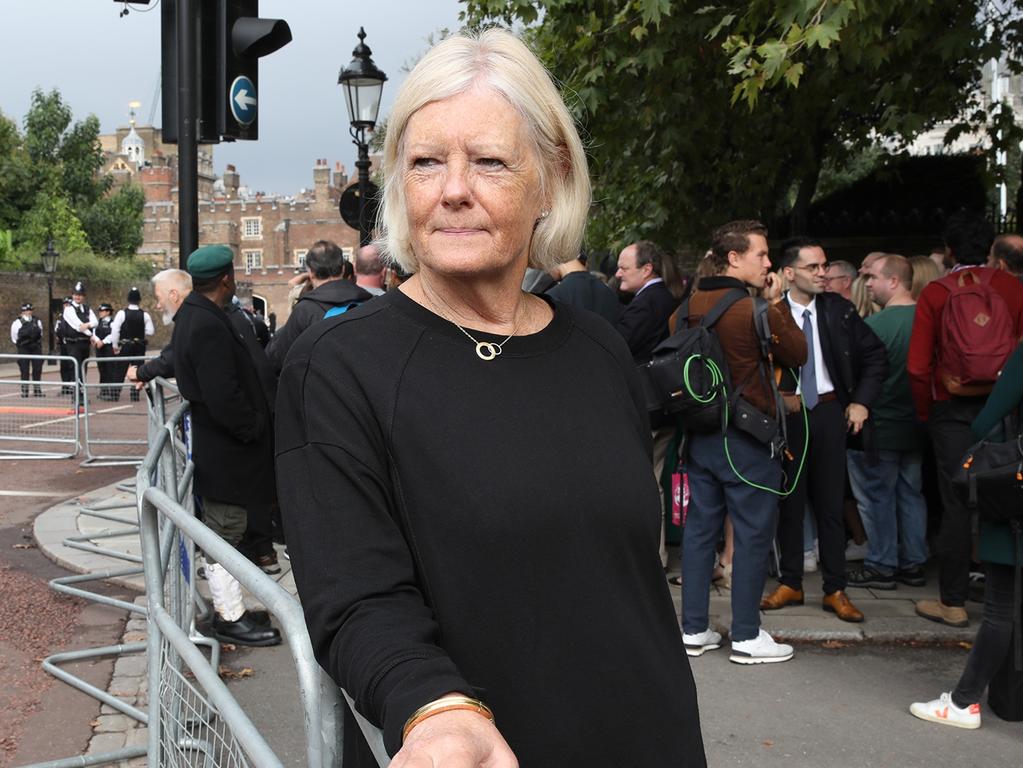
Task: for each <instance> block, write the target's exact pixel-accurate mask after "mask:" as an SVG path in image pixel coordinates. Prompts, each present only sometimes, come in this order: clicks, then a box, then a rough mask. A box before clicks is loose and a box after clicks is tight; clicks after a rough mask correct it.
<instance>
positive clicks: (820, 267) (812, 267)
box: [796, 264, 828, 280]
mask: <svg viewBox="0 0 1023 768" xmlns="http://www.w3.org/2000/svg"><path fill="white" fill-rule="evenodd" d="M796 269H802V270H804V271H806V272H809V273H811V274H817V273H818V272H826V271H827V269H828V265H827V264H803V265H802V266H799V267H796ZM826 279H827V278H825V280H826Z"/></svg>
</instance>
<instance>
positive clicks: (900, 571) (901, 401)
mask: <svg viewBox="0 0 1023 768" xmlns="http://www.w3.org/2000/svg"><path fill="white" fill-rule="evenodd" d="M865 274H866V276H867V290H868V291H869V292H870V295H871V298H872V299H873V300H874V301H876V302H877V303H878V304H880V305H881V306H882V307H884V309H882V310H881V311H880V312H878V313H876V314H874V315H870V316H869V317H867V318H866V323H867V325H869V326H870V328H871V330H873V331H874V333H876V334H877V335H878V337H879V338H880V339H881V341H883V342H884V345H885V349H886V350H887V352H888V378H887V379H885V382H884V389H883V390H882V392H881V396H880V397H879V398H878V399H877V401H876V402H875V403H874V408H873V412H872V414H871V415H872V417H873V419H874V434H875V436H876V437H875V439H876V440H877V446H878V449H879V451H878V454H879V463H878V465H877V466H871V465H868V461H867V458H866V455H865V454H864V453H863V451H854V450H850V451H849V452H848V465H849V481H850V483H851V485H852V489H853V494H854V495H855V496H856V501H857V504H858V505H859V509H860V517H861V518H862V519H863V527H864V528H865V529H866V532H867V556H866V558H864V560H863V565H862V567H860V568H858V569H857V570H854V571H852V572H851V573H849V576H848V578H849V586H857V587H871V588H874V589H895V587H896V582H897V581H901V582H902V583H903V584H909V585H911V586H923V584H924V583H925V577H924V563H925V562H926V560H927V544H926V541H925V536H926V533H927V503H926V502H925V501H924V497H923V494H922V493H921V487H922V480H921V475H920V466H921V456H920V444H919V441H918V438H917V430H916V425H915V418H916V417H915V412H914V410H913V398H912V394H911V393H910V389H909V377H908V375H907V374H906V356H907V354H908V352H909V338H910V336H911V335H912V332H913V315H914V313H915V311H916V305H915V302H914V301H913V296H912V294H911V293H910V286H911V284H912V280H913V270H912V267H910V265H909V262H908V261H907V260H906V259H905V258H904V257H902V256H896V255H894V254H886V255H885V256H883V257H881V258H878V259H876V260H875V261H874V262H873V263H872V264H871V265H870V266H869V267H868V269H867V272H866V273H865Z"/></svg>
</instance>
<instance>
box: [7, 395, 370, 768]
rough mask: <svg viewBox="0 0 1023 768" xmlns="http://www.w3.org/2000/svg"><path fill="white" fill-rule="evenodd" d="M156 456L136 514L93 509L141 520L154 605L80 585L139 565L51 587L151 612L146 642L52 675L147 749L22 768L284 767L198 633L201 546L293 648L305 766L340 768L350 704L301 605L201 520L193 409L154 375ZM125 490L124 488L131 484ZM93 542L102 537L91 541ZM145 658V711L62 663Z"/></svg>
mask: <svg viewBox="0 0 1023 768" xmlns="http://www.w3.org/2000/svg"><path fill="white" fill-rule="evenodd" d="M149 389H150V394H151V398H150V400H149V417H150V418H149V420H148V426H149V429H148V432H149V450H148V452H147V453H146V456H145V458H144V459H143V460H142V462H141V464H140V466H139V468H138V470H137V472H136V477H135V481H134V491H135V496H136V507H135V509H136V510H137V514H138V516H137V518H132V517H130V516H129V515H127V514H125V513H124V509H125V505H123V504H113V503H111V504H107V505H100V504H97V505H94V507H93V508H91V509H90V510H89V513H90V514H92V515H93V516H94V517H97V518H98V519H100V520H104V521H109V522H111V523H114V524H116V525H118V526H119V527H118V528H117V529H116V532H117V533H119V534H120V535H121V536H123V535H124V531H125V527H126V526H130V525H132V524H133V523H135V522H137V524H138V530H139V534H140V544H141V549H142V556H141V561H142V562H141V570H142V571H143V573H144V577H145V587H146V603H147V604H146V606H145V607H144V608H143V607H141V606H136V605H133V604H131V603H127V602H124V601H121V600H117V599H116V598H111V597H106V596H103V595H98V594H96V593H92V592H89V591H87V590H84V589H82V588H81V586H79V585H80V583H81V582H86V581H95V580H100V579H106V578H113V577H120V576H125V575H137V574H138V573H139V570H140V569H139V568H138V566H135V567H132V568H126V569H125V568H122V569H112V570H109V571H103V572H94V573H90V574H83V575H78V576H70V577H64V578H62V579H56V580H54V583H53V584H52V585H53V588H54V589H57V590H58V591H61V592H64V593H66V594H72V595H76V596H79V597H83V598H85V599H89V600H93V601H95V602H100V603H104V604H108V605H111V606H114V607H118V608H123V609H125V610H128V611H135V612H136V613H139V614H142V615H145V616H146V629H147V638H146V640H145V642H144V643H125V644H122V645H119V646H106V647H103V648H93V649H85V650H76V651H68V652H65V653H61V654H55V655H53V656H51V657H49V658H48V659H46V660H45V661H44V668H46V669H47V671H49V672H50V673H51V674H53V675H54V676H56V677H58V678H60V679H61V680H63V681H65V682H67V683H68V684H70V685H72V686H73V687H75V688H77V689H78V690H81V691H83V692H84V693H87V694H88V695H90V696H93V697H94V698H96V699H98V700H99V701H102V702H103V703H105V704H108V705H109V706H112V707H114V708H115V709H117V710H118V711H119V712H122V713H123V714H125V715H128V716H129V717H132V718H134V719H135V720H137V721H139V722H140V723H143V724H144V725H146V727H147V728H148V733H147V744H146V746H145V747H131V748H125V749H120V750H117V751H115V752H108V753H104V754H91V755H83V756H79V757H74V758H66V759H64V760H56V761H51V762H48V763H40V764H37V765H35V766H27V767H26V768H71V767H72V766H84V765H100V764H104V763H111V762H117V761H122V760H127V759H130V758H135V757H142V756H146V757H147V758H148V759H147V762H148V764H149V765H150V766H153V768H164V767H165V766H166V767H167V768H171V767H173V768H184V767H185V766H189V767H191V766H195V768H198V767H199V766H202V767H203V768H220V767H221V766H224V767H226V768H234V766H256V768H276V767H277V766H281V765H282V762H281V760H280V758H279V757H278V755H277V754H276V753H275V751H274V749H273V748H272V746H271V745H270V744H269V743H268V742H267V740H266V739H265V738H264V736H263V735H262V734H261V733H260V731H259V729H258V728H257V727H256V726H255V725H254V724H253V722H252V720H251V718H250V717H249V716H248V714H247V713H246V712H245V711H244V709H243V708H242V707H241V706H240V704H239V703H238V701H237V700H236V699H235V697H234V696H233V695H232V693H231V691H230V690H229V689H228V688H227V686H226V684H225V683H224V681H223V680H221V678H220V676H219V673H218V670H219V667H220V644H219V643H218V642H217V641H216V640H214V639H212V638H209V637H206V636H204V635H203V634H201V632H200V631H199V630H198V627H200V626H202V625H203V623H204V622H205V621H206V620H208V619H209V618H211V611H212V608H211V606H210V605H209V604H208V603H207V602H206V600H204V599H203V597H202V595H201V594H200V593H199V591H198V590H197V582H196V573H195V571H196V567H195V563H196V552H197V550H200V549H201V550H202V551H203V552H206V553H208V554H209V555H211V556H212V557H213V558H214V559H215V560H216V561H217V562H219V563H220V564H221V565H222V566H223V567H224V568H226V569H227V570H228V571H229V572H230V573H231V574H232V575H233V576H234V577H235V578H237V579H238V581H239V582H240V583H241V585H242V587H243V588H244V589H246V590H248V592H249V593H250V594H251V595H252V596H254V597H255V599H256V600H258V601H259V602H260V603H262V605H263V606H264V607H265V608H266V609H267V611H268V613H269V614H270V615H271V616H273V618H274V620H275V624H276V625H277V626H278V627H279V629H280V631H281V634H282V636H283V637H284V639H285V642H286V643H287V649H288V651H289V652H290V654H291V658H292V662H293V663H294V667H295V677H296V681H297V683H298V689H299V699H300V702H301V710H302V712H301V714H302V727H303V732H304V736H305V739H304V743H305V760H304V764H305V765H307V766H310V767H311V768H335V767H339V766H341V763H342V754H343V738H344V732H343V730H344V717H343V716H344V713H345V707H346V706H351V705H352V702H351V699H350V698H348V696H347V695H346V694H345V693H344V691H342V690H340V689H339V688H338V687H337V686H336V685H335V684H334V682H333V681H332V680H331V679H330V678H329V676H328V675H327V674H326V673H325V672H324V671H323V670H322V669H321V668H320V666H319V665H318V664H317V662H316V660H315V658H314V656H313V652H312V646H311V644H310V641H309V635H308V632H307V630H306V627H305V619H304V616H303V613H302V609H301V606H300V604H299V602H298V600H297V598H296V597H295V596H294V595H292V594H290V593H289V592H288V591H287V590H285V589H284V588H283V587H282V586H280V585H279V584H278V583H277V582H276V581H274V580H273V579H272V578H270V577H269V576H267V575H266V574H264V573H263V572H262V571H261V570H260V569H259V568H258V567H257V566H255V565H254V564H253V563H251V562H250V561H249V560H248V559H247V558H245V557H244V556H242V555H241V554H240V553H239V552H237V551H236V550H235V549H234V548H233V547H232V546H231V545H229V544H228V543H227V542H225V541H224V540H223V539H221V538H220V537H219V536H217V535H216V534H214V533H213V532H212V531H211V530H210V529H209V528H207V527H206V526H205V525H203V523H202V522H200V521H199V520H198V519H196V517H195V509H194V502H193V496H192V473H193V465H192V463H191V460H190V458H191V451H190V444H191V443H190V428H189V414H188V404H187V402H184V401H181V399H180V396H179V394H178V393H177V391H176V389H175V388H174V385H173V384H171V383H169V382H167V381H164V380H163V379H157V380H156V381H154V382H151V383H150V385H149ZM125 487H126V488H127V485H126V486H125ZM92 538H97V536H96V535H93V536H92ZM65 543H66V544H67V545H68V546H77V547H78V548H89V551H90V552H95V551H100V550H101V551H102V553H103V554H107V555H108V556H111V557H114V558H119V559H124V560H128V561H129V562H131V563H132V564H133V565H134V563H135V561H136V560H138V559H139V558H137V557H132V556H130V555H128V553H120V554H119V553H118V552H117V551H116V550H111V549H108V548H105V547H101V546H100V545H97V544H94V543H90V542H89V541H85V540H84V537H71V539H69V540H68V541H66V542H65ZM142 652H144V653H145V655H146V675H147V690H148V692H149V693H148V695H149V698H148V701H147V702H146V704H145V710H144V711H143V710H142V709H140V707H142V706H143V704H142V702H137V704H138V706H137V707H136V706H132V705H131V704H129V703H127V702H124V701H121V700H119V699H117V698H116V697H115V696H112V695H111V694H109V693H107V692H105V691H101V690H99V689H98V688H95V687H94V686H91V685H89V684H88V683H86V682H85V681H83V680H81V679H79V678H76V677H74V676H73V675H71V674H69V673H68V672H66V671H65V670H62V669H60V668H59V666H58V665H59V664H60V663H63V662H67V661H76V660H82V659H95V658H98V657H100V656H111V655H122V654H137V653H142ZM352 712H353V713H354V715H355V719H356V722H358V724H359V726H360V728H361V729H362V732H363V733H364V735H365V736H366V738H367V741H368V742H369V744H370V747H371V749H372V750H373V753H374V755H375V756H376V757H377V761H378V763H379V765H380V766H386V765H387V764H388V762H389V758H388V756H387V754H386V751H385V750H384V746H383V739H382V736H381V733H380V731H379V729H377V728H375V727H374V726H372V725H371V724H369V723H368V722H367V721H366V720H365V719H364V718H362V717H361V715H359V713H358V712H356V711H355V710H354V708H353V709H352Z"/></svg>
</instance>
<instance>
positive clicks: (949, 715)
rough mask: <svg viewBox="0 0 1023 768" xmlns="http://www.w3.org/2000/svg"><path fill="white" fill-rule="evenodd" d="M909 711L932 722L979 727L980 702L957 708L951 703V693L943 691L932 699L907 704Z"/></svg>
mask: <svg viewBox="0 0 1023 768" xmlns="http://www.w3.org/2000/svg"><path fill="white" fill-rule="evenodd" d="M909 713H910V714H911V715H913V716H915V717H919V718H920V719H921V720H930V721H931V722H932V723H941V724H942V725H954V726H955V727H956V728H970V729H973V728H980V704H970V706H968V707H966V708H965V709H959V707H957V706H956V705H955V704H953V703H952V694H951V693H943V694H941V696H940V697H939V698H937V699H934V701H917V702H914V703H913V704H910V705H909Z"/></svg>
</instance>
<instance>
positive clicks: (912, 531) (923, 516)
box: [847, 450, 927, 575]
mask: <svg viewBox="0 0 1023 768" xmlns="http://www.w3.org/2000/svg"><path fill="white" fill-rule="evenodd" d="M878 454H879V461H878V464H877V466H874V467H871V466H868V465H867V459H866V454H864V453H863V451H853V450H850V451H848V452H847V460H848V465H849V483H850V485H852V490H853V495H854V496H855V497H856V505H857V506H858V507H859V510H860V518H861V519H862V520H863V527H864V529H865V530H866V532H867V556H866V558H864V561H863V562H864V563H865V564H866V565H867V566H869V567H870V568H874V569H875V570H877V571H880V572H881V573H884V574H888V575H893V574H894V573H895V571H896V570H899V569H906V568H913V567H915V566H918V565H923V564H924V563H925V562H926V561H927V543H926V534H927V502H926V501H924V497H923V494H922V493H921V492H920V489H921V487H922V480H921V477H920V463H921V459H920V454H919V453H916V452H915V451H879V452H878Z"/></svg>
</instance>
